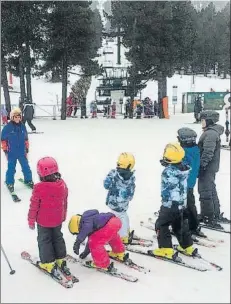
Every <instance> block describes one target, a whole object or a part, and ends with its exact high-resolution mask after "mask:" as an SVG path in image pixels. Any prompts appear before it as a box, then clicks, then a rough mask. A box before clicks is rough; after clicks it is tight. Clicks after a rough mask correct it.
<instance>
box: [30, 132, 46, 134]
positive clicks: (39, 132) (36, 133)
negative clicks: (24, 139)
mask: <svg viewBox="0 0 231 304" xmlns="http://www.w3.org/2000/svg"><path fill="white" fill-rule="evenodd" d="M27 134H44V132H27Z"/></svg>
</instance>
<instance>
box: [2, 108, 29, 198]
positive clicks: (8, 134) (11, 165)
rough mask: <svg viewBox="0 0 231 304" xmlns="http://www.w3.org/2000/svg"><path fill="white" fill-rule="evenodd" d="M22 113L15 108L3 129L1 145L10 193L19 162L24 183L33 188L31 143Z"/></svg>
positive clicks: (12, 190) (12, 189)
mask: <svg viewBox="0 0 231 304" xmlns="http://www.w3.org/2000/svg"><path fill="white" fill-rule="evenodd" d="M21 120H22V112H21V110H20V109H19V108H15V109H13V110H12V111H11V112H10V122H9V123H8V124H7V125H5V126H4V127H3V129H2V134H1V144H2V150H3V151H4V152H5V154H6V157H7V162H8V168H7V171H6V185H7V188H8V189H9V191H10V192H11V193H12V192H14V175H15V168H16V164H17V160H18V161H19V163H20V165H21V167H22V173H23V175H24V182H25V183H26V184H28V186H30V187H31V188H33V185H34V183H33V181H32V172H31V169H30V167H29V164H28V159H27V154H28V152H29V141H28V135H27V131H26V128H25V126H24V124H23V123H22V122H21Z"/></svg>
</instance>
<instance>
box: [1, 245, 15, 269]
mask: <svg viewBox="0 0 231 304" xmlns="http://www.w3.org/2000/svg"><path fill="white" fill-rule="evenodd" d="M1 250H2V253H3V255H4V257H5V259H6V261H7V264H8V266H9V268H10V274H15V270H13V269H12V267H11V265H10V262H9V260H8V258H7V255H6V253H5V251H4V249H3V247H2V244H1Z"/></svg>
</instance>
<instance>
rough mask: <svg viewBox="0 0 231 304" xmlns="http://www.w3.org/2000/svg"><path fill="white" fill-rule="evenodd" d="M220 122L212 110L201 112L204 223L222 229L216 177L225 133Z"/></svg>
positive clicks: (200, 146)
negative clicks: (222, 138) (222, 137)
mask: <svg viewBox="0 0 231 304" xmlns="http://www.w3.org/2000/svg"><path fill="white" fill-rule="evenodd" d="M218 121H219V113H218V112H215V111H211V110H207V111H204V112H201V124H202V129H203V131H204V132H203V134H202V135H201V137H200V139H199V142H198V147H199V149H200V171H199V176H198V192H199V195H200V204H201V219H202V221H203V222H204V223H205V224H207V225H208V226H210V227H211V226H212V227H213V228H218V229H222V226H221V225H220V224H219V223H218V221H220V220H222V214H220V202H219V198H218V195H217V190H216V184H215V177H216V173H217V172H218V171H219V166H220V150H221V139H220V137H221V135H222V134H223V133H224V127H223V126H221V125H219V124H217V122H218Z"/></svg>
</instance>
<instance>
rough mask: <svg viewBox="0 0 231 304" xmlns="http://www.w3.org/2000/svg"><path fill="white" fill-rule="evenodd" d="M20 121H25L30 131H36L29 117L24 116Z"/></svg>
mask: <svg viewBox="0 0 231 304" xmlns="http://www.w3.org/2000/svg"><path fill="white" fill-rule="evenodd" d="M22 122H23V123H24V125H25V124H26V122H27V123H28V125H29V127H30V128H31V130H32V131H36V127H35V126H34V125H33V123H32V120H31V119H25V118H23V120H22Z"/></svg>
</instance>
